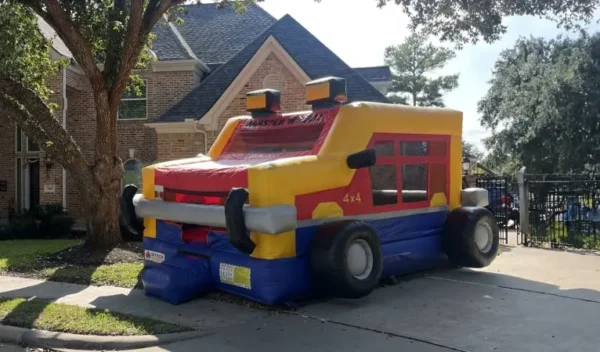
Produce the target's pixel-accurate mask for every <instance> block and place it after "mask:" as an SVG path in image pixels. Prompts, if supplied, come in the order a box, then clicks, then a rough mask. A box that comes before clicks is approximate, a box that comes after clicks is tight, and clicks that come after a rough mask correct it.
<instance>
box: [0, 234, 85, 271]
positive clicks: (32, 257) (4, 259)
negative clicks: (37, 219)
mask: <svg viewBox="0 0 600 352" xmlns="http://www.w3.org/2000/svg"><path fill="white" fill-rule="evenodd" d="M79 243H81V241H79V240H19V241H2V242H0V274H1V273H5V272H7V271H12V270H21V269H27V268H31V267H36V266H37V258H38V257H40V256H41V255H45V254H52V253H56V252H58V251H61V250H63V249H65V248H68V247H71V246H74V245H76V244H79Z"/></svg>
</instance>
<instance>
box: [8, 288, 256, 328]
mask: <svg viewBox="0 0 600 352" xmlns="http://www.w3.org/2000/svg"><path fill="white" fill-rule="evenodd" d="M34 296H35V297H38V298H41V299H48V300H55V301H56V302H60V303H66V304H73V305H77V306H81V307H88V308H101V309H110V310H112V311H115V312H120V313H129V314H133V315H137V316H141V317H148V318H153V319H158V320H162V321H166V322H169V323H174V324H178V325H182V326H188V327H192V328H195V329H198V330H204V329H212V328H218V327H224V326H230V325H232V324H243V323H244V322H247V321H254V320H256V319H259V318H261V317H264V316H267V315H268V313H267V312H265V311H261V310H257V309H252V308H249V307H244V306H240V305H235V304H231V303H227V302H221V301H215V300H210V299H196V300H194V301H191V302H188V303H186V304H182V305H178V306H174V305H171V304H169V303H166V302H163V301H161V300H158V299H154V298H151V297H147V296H146V295H144V292H143V291H142V290H137V289H124V288H119V287H111V286H104V287H96V286H84V285H76V284H67V283H59V282H50V281H42V280H34V279H25V278H17V277H10V276H0V297H34Z"/></svg>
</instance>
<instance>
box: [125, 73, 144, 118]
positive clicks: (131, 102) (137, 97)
mask: <svg viewBox="0 0 600 352" xmlns="http://www.w3.org/2000/svg"><path fill="white" fill-rule="evenodd" d="M147 103H148V100H147V97H146V81H144V83H143V84H142V85H141V87H139V91H138V92H137V94H136V91H135V89H133V88H130V89H128V90H127V92H125V94H124V95H123V98H122V99H121V104H120V105H119V113H118V119H119V120H144V119H146V118H147V117H148V107H147Z"/></svg>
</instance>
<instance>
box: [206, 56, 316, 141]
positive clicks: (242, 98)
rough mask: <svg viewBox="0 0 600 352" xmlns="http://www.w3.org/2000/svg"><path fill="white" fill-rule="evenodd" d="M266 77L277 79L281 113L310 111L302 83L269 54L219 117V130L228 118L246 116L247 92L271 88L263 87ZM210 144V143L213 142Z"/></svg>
mask: <svg viewBox="0 0 600 352" xmlns="http://www.w3.org/2000/svg"><path fill="white" fill-rule="evenodd" d="M267 75H275V76H276V77H278V78H279V82H280V87H275V88H276V89H279V90H280V91H281V110H282V111H283V112H292V111H298V110H307V109H310V106H308V105H306V104H305V96H306V95H305V88H304V82H299V81H298V80H297V79H296V77H295V76H294V75H292V73H291V72H290V71H289V70H288V69H287V68H286V67H285V66H284V65H283V63H282V62H281V61H280V60H279V59H278V58H277V56H275V55H274V54H271V55H269V56H268V57H267V59H266V60H265V61H264V62H263V63H262V65H261V66H260V67H259V68H258V69H257V70H256V72H255V73H254V74H253V75H252V77H251V78H250V79H249V80H248V82H246V84H245V85H244V88H243V89H242V90H241V91H240V92H239V93H238V94H237V95H236V96H235V98H233V101H232V102H231V104H229V106H228V107H227V109H225V112H223V114H221V116H219V130H220V129H221V128H223V126H224V125H225V123H226V122H227V120H228V119H229V118H231V117H234V116H239V115H246V114H247V113H246V94H247V93H248V92H250V91H253V90H257V89H263V88H273V87H263V80H264V78H265V77H266V76H267ZM210 142H211V143H212V142H214V140H211V141H210Z"/></svg>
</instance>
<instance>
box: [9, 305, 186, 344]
mask: <svg viewBox="0 0 600 352" xmlns="http://www.w3.org/2000/svg"><path fill="white" fill-rule="evenodd" d="M0 322H1V323H2V324H5V325H13V326H19V327H23V328H35V329H41V330H49V331H55V332H66V333H74V334H83V335H155V334H167V333H174V332H183V331H189V329H187V328H184V327H181V326H177V325H174V324H170V323H165V322H161V321H158V320H153V319H148V318H141V317H136V316H131V315H127V314H120V313H111V312H109V311H107V310H100V309H87V308H82V307H77V306H72V305H68V304H61V303H50V302H48V301H44V300H39V299H34V300H27V299H25V298H11V299H0Z"/></svg>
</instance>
